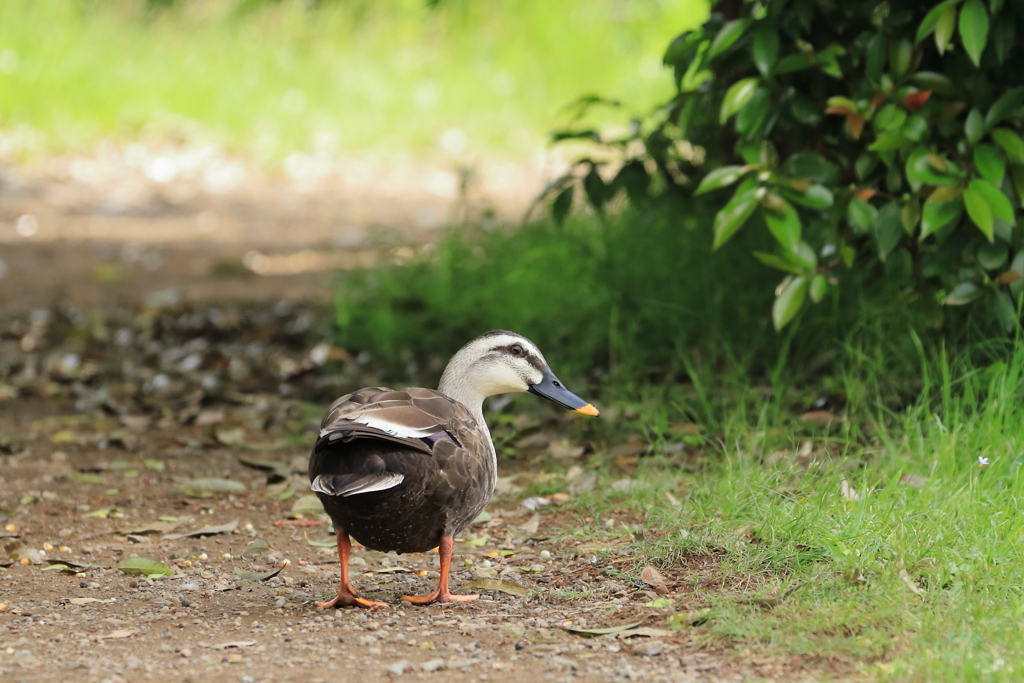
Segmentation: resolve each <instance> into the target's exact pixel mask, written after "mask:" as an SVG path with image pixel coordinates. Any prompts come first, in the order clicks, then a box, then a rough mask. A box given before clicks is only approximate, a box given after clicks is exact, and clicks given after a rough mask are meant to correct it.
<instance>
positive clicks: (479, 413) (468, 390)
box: [437, 370, 491, 442]
mask: <svg viewBox="0 0 1024 683" xmlns="http://www.w3.org/2000/svg"><path fill="white" fill-rule="evenodd" d="M437 390H438V391H440V392H441V393H442V394H444V395H445V396H448V397H449V398H453V399H455V400H456V401H458V402H459V403H461V404H462V405H464V406H466V408H468V409H469V412H471V413H472V414H473V417H474V418H476V421H477V424H479V425H480V429H482V430H483V431H484V433H485V434H486V435H487V441H488V442H490V440H491V432H490V430H489V429H488V428H487V420H485V419H484V399H485V398H487V396H485V395H484V394H482V393H481V392H480V390H479V388H477V387H475V386H473V384H472V383H471V382H468V381H466V379H465V377H464V376H463V375H461V374H459V373H450V372H448V370H445V373H444V375H443V376H442V377H441V383H440V384H439V385H438V387H437Z"/></svg>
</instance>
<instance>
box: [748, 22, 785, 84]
mask: <svg viewBox="0 0 1024 683" xmlns="http://www.w3.org/2000/svg"><path fill="white" fill-rule="evenodd" d="M751 54H752V56H753V57H754V64H755V65H756V66H757V70H758V71H760V72H761V73H762V74H763V75H765V76H767V75H768V74H769V73H771V70H772V68H773V67H774V66H775V61H776V60H777V59H778V58H779V31H778V29H777V28H776V27H775V26H774V25H773V24H770V23H769V22H767V21H759V22H758V23H757V26H755V27H754V40H753V45H752V46H751Z"/></svg>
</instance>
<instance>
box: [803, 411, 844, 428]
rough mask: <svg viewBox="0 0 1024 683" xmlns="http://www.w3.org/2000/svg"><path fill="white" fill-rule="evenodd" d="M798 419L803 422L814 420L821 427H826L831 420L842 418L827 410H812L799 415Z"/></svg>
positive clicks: (837, 420)
mask: <svg viewBox="0 0 1024 683" xmlns="http://www.w3.org/2000/svg"><path fill="white" fill-rule="evenodd" d="M800 421H801V422H804V423H806V422H814V423H816V424H819V425H821V426H822V427H827V426H828V425H830V424H832V423H833V422H842V421H843V418H842V417H840V416H839V415H834V414H833V413H830V412H829V411H827V410H812V411H810V412H807V413H804V414H803V415H801V416H800Z"/></svg>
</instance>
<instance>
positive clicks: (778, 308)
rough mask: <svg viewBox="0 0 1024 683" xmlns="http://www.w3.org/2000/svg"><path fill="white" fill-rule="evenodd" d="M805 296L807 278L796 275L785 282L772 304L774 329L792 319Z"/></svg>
mask: <svg viewBox="0 0 1024 683" xmlns="http://www.w3.org/2000/svg"><path fill="white" fill-rule="evenodd" d="M806 297H807V278H805V277H802V276H799V275H797V276H796V277H794V278H792V279H791V280H790V281H789V282H787V283H786V286H785V287H783V288H782V291H781V292H780V293H779V295H778V296H777V297H775V303H774V304H772V322H773V323H774V324H775V329H776V331H778V330H781V329H782V328H783V327H785V326H786V324H787V323H788V322H789V321H790V320H792V319H793V316H795V315H796V314H797V312H798V311H799V310H800V307H801V306H803V305H804V299H805V298H806Z"/></svg>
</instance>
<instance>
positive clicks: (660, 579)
mask: <svg viewBox="0 0 1024 683" xmlns="http://www.w3.org/2000/svg"><path fill="white" fill-rule="evenodd" d="M640 579H641V580H642V581H643V582H644V583H646V584H647V585H648V586H650V587H651V588H653V589H654V592H655V593H657V594H658V595H668V594H669V590H668V587H667V586H666V585H665V577H664V576H662V575H661V572H659V571H658V570H657V569H655V568H654V567H644V569H643V571H642V572H640Z"/></svg>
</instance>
